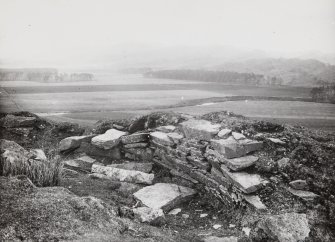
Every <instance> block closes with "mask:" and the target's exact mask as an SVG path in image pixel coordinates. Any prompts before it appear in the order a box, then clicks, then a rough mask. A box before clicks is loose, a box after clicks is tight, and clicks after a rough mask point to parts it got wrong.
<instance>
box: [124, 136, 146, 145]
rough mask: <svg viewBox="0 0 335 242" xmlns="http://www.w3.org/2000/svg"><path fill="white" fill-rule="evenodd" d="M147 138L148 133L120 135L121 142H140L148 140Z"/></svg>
mask: <svg viewBox="0 0 335 242" xmlns="http://www.w3.org/2000/svg"><path fill="white" fill-rule="evenodd" d="M148 140H149V133H137V134H130V135H124V136H122V137H121V142H122V143H123V144H134V143H142V142H148Z"/></svg>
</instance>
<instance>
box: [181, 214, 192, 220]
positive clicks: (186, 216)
mask: <svg viewBox="0 0 335 242" xmlns="http://www.w3.org/2000/svg"><path fill="white" fill-rule="evenodd" d="M181 216H182V217H183V218H184V219H188V218H189V217H190V215H188V214H187V213H183V214H182V215H181Z"/></svg>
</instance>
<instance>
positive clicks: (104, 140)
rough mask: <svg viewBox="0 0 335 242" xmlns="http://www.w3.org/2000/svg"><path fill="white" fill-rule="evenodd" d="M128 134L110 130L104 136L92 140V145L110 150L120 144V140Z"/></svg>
mask: <svg viewBox="0 0 335 242" xmlns="http://www.w3.org/2000/svg"><path fill="white" fill-rule="evenodd" d="M126 134H127V133H126V132H123V131H119V130H117V129H109V130H107V131H106V132H105V133H104V134H101V135H98V136H95V137H94V138H92V141H91V143H92V144H93V145H95V146H97V147H99V148H102V149H105V150H108V149H111V148H113V147H115V146H117V145H118V144H119V143H120V138H121V137H122V136H124V135H126Z"/></svg>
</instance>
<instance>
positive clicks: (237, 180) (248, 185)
mask: <svg viewBox="0 0 335 242" xmlns="http://www.w3.org/2000/svg"><path fill="white" fill-rule="evenodd" d="M221 171H222V173H223V174H224V175H225V176H226V177H227V178H229V179H230V180H231V181H232V182H233V183H234V184H235V186H237V187H238V188H240V189H241V190H242V191H243V192H245V193H247V194H249V193H252V192H255V191H257V190H259V189H260V188H261V187H262V185H263V184H262V182H263V179H262V178H261V177H260V175H258V174H249V173H246V172H230V171H229V170H228V168H227V167H226V166H224V165H222V166H221Z"/></svg>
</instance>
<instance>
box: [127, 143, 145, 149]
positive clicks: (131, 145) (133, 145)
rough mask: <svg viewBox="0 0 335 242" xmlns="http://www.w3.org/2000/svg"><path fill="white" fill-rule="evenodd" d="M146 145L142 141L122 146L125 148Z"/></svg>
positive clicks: (143, 146)
mask: <svg viewBox="0 0 335 242" xmlns="http://www.w3.org/2000/svg"><path fill="white" fill-rule="evenodd" d="M147 146H148V143H143V142H142V143H133V144H126V145H123V147H124V148H126V149H134V148H146V147H147Z"/></svg>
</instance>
